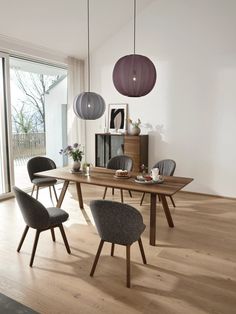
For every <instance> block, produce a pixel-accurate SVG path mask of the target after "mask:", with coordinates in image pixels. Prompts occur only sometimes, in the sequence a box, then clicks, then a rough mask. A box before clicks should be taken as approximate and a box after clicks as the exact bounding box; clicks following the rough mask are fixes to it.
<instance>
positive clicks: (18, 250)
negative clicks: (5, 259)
mask: <svg viewBox="0 0 236 314" xmlns="http://www.w3.org/2000/svg"><path fill="white" fill-rule="evenodd" d="M28 230H29V226H25V230H24V232H23V234H22V237H21V240H20V243H19V245H18V248H17V252H20V249H21V247H22V244H23V242H24V240H25V237H26V235H27V232H28Z"/></svg>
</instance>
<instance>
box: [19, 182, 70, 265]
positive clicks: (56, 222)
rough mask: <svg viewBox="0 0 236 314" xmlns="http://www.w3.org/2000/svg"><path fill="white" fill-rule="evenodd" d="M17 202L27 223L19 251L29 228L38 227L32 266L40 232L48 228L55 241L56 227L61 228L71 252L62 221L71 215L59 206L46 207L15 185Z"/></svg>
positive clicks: (66, 245)
mask: <svg viewBox="0 0 236 314" xmlns="http://www.w3.org/2000/svg"><path fill="white" fill-rule="evenodd" d="M13 190H14V193H15V196H16V200H17V203H18V205H19V207H20V210H21V213H22V216H23V218H24V221H25V223H26V227H25V230H24V232H23V235H22V237H21V240H20V243H19V245H18V248H17V252H20V249H21V247H22V244H23V242H24V240H25V237H26V235H27V232H28V230H29V228H33V229H36V234H35V240H34V245H33V249H32V254H31V259H30V264H29V265H30V267H32V266H33V262H34V256H35V252H36V248H37V244H38V240H39V236H40V233H41V232H43V231H46V230H51V234H52V240H53V241H54V242H55V241H56V238H55V233H54V228H57V227H58V228H59V229H60V231H61V235H62V238H63V241H64V244H65V247H66V250H67V252H68V254H70V253H71V251H70V247H69V244H68V241H67V238H66V234H65V231H64V228H63V225H62V223H63V222H65V221H66V220H67V219H68V217H69V215H68V213H67V212H66V211H64V210H63V209H60V208H57V207H49V208H46V207H44V206H43V205H42V204H41V203H40V202H39V201H37V200H36V199H35V198H33V197H32V196H30V195H28V194H27V193H25V192H24V191H22V190H20V189H19V188H18V187H16V186H15V187H13Z"/></svg>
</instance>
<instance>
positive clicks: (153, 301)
mask: <svg viewBox="0 0 236 314" xmlns="http://www.w3.org/2000/svg"><path fill="white" fill-rule="evenodd" d="M61 188H62V185H61V184H60V185H57V187H56V189H57V193H59V192H60V191H61ZM82 191H83V198H84V203H85V206H84V208H85V209H84V210H81V209H80V208H79V204H78V201H77V193H76V188H75V185H74V184H71V185H70V186H69V188H68V191H67V193H66V196H65V200H64V202H63V204H62V208H63V209H65V210H66V211H68V212H69V214H70V220H69V221H68V222H66V223H65V224H64V227H65V232H66V235H67V238H68V242H69V245H70V248H71V253H72V254H71V255H68V254H67V252H66V249H65V247H64V244H63V240H62V238H61V235H60V232H59V230H55V235H56V242H53V241H52V238H51V233H50V231H48V232H43V233H42V234H41V236H40V239H39V243H38V248H37V251H36V255H35V260H34V267H33V268H30V267H29V260H30V254H31V249H32V246H33V239H34V230H29V232H28V234H27V237H26V239H25V242H24V244H23V246H22V249H21V252H20V253H17V252H16V248H17V245H18V243H19V241H20V237H21V235H22V232H23V230H24V227H25V224H24V222H23V219H22V217H21V213H20V211H19V209H18V207H17V206H16V202H15V199H10V200H6V201H2V202H0V221H1V224H0V235H1V240H0V256H1V260H0V279H1V280H0V292H1V293H4V294H6V295H7V296H9V297H11V298H13V299H15V300H16V301H18V302H21V303H23V304H25V305H26V306H29V307H31V308H32V309H34V310H36V311H38V312H40V313H45V314H47V313H48V314H49V313H50V314H54V313H55V314H56V313H58V314H59V313H72V314H73V313H76V314H78V313H83V314H86V313H98V314H99V313H107V314H110V313H112V314H116V313H117V314H118V313H145V314H154V313H155V314H156V313H160V314H178V313H181V314H185V313H186V314H209V313H211V314H220V313H222V314H233V313H235V309H236V250H235V248H236V246H235V243H236V239H235V235H236V227H235V226H236V201H235V200H229V199H224V198H216V197H209V196H202V195H193V194H187V193H178V194H177V195H175V197H174V200H175V203H176V208H175V209H174V208H173V207H172V206H171V203H170V201H169V200H168V202H169V205H170V209H171V214H172V217H173V220H174V224H175V228H173V229H171V228H169V227H168V226H167V222H166V218H165V214H164V212H163V209H162V208H161V206H158V213H157V245H156V247H153V246H150V245H149V198H148V195H146V197H145V200H144V205H143V206H141V207H140V206H139V202H140V197H141V193H133V198H132V199H131V198H130V197H129V195H128V192H127V191H124V201H125V202H127V203H129V204H131V205H133V206H135V207H136V208H137V209H139V210H140V212H141V213H142V215H143V218H144V222H145V224H146V225H147V228H146V230H145V232H144V234H143V236H142V240H143V246H144V250H145V253H146V258H147V265H143V263H142V258H141V255H140V251H139V246H138V243H135V244H133V245H132V246H131V289H128V288H126V264H125V263H126V261H125V247H121V246H118V245H116V248H115V256H114V257H111V256H110V247H111V246H110V244H106V243H105V244H104V248H103V251H102V253H101V256H100V259H99V261H98V265H97V268H96V271H95V274H94V277H93V278H91V277H90V276H89V273H90V270H91V267H92V264H93V261H94V256H95V254H96V251H97V247H98V244H99V241H100V238H99V236H98V235H97V231H96V229H95V227H94V225H93V220H92V217H91V212H90V209H89V202H90V200H92V199H101V198H102V195H103V192H104V188H102V187H94V186H86V185H82ZM107 199H114V200H117V201H120V194H119V191H116V192H115V195H114V196H112V195H111V191H108V193H107ZM39 200H40V201H41V202H42V203H43V204H45V205H46V206H52V204H51V200H50V196H49V193H48V189H42V190H41V191H40V194H39Z"/></svg>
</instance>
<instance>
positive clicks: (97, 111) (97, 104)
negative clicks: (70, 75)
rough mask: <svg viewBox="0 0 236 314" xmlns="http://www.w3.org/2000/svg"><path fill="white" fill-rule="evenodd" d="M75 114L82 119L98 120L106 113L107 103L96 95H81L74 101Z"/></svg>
mask: <svg viewBox="0 0 236 314" xmlns="http://www.w3.org/2000/svg"><path fill="white" fill-rule="evenodd" d="M74 112H75V114H76V115H77V116H78V117H80V118H81V119H84V120H96V119H98V118H100V117H101V116H102V115H103V114H104V112H105V101H104V99H103V98H102V96H100V95H98V94H96V93H93V92H84V93H81V94H79V95H78V96H76V98H75V100H74Z"/></svg>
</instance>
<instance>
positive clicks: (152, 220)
mask: <svg viewBox="0 0 236 314" xmlns="http://www.w3.org/2000/svg"><path fill="white" fill-rule="evenodd" d="M150 200H151V202H150V236H149V244H150V245H153V246H155V245H156V202H157V195H156V194H154V193H151V195H150Z"/></svg>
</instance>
